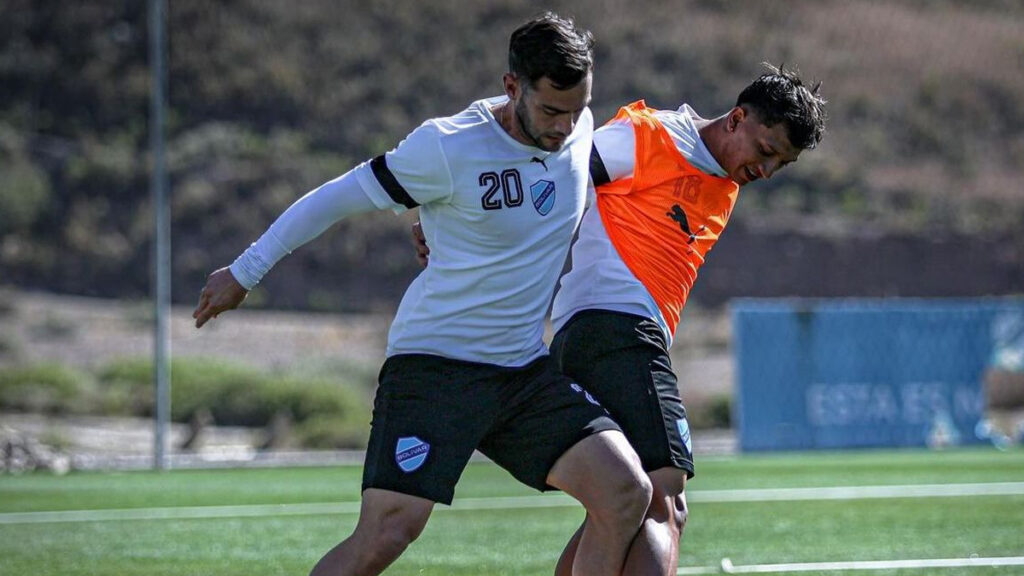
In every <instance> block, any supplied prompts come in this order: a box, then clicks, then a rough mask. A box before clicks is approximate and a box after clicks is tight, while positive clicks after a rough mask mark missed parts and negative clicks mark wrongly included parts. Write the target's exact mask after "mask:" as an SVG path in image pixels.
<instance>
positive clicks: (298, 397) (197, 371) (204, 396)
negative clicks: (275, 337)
mask: <svg viewBox="0 0 1024 576" xmlns="http://www.w3.org/2000/svg"><path fill="white" fill-rule="evenodd" d="M152 373H153V363H152V361H150V360H144V359H129V360H120V361H117V362H114V363H112V364H110V365H108V366H106V367H105V368H104V369H103V370H101V372H100V373H99V376H98V378H99V382H100V390H101V395H102V396H103V397H104V398H105V399H106V402H105V405H106V406H107V407H108V408H109V407H113V408H117V409H120V410H122V411H123V410H124V409H130V410H131V411H132V412H133V413H135V414H138V415H151V414H152V413H153V393H152V381H153V377H152ZM171 381H172V384H171V419H172V420H174V421H176V422H187V421H189V420H190V419H191V418H192V416H193V415H194V414H196V413H197V412H198V411H200V410H203V409H206V410H209V412H210V414H212V415H213V420H214V422H216V423H217V424H219V425H226V426H266V425H268V424H269V423H270V422H271V421H272V420H273V418H274V414H276V413H278V412H279V411H286V412H287V413H289V414H290V415H291V417H292V418H294V420H295V422H296V428H298V429H303V430H305V429H306V428H303V423H304V422H305V421H308V420H313V419H321V418H322V419H323V422H335V423H338V424H333V425H330V426H329V425H327V424H315V425H314V424H310V425H308V426H307V428H308V429H309V430H314V429H315V430H320V432H316V433H313V432H309V431H307V432H303V434H305V435H306V436H308V437H310V438H316V439H317V440H316V441H317V442H320V443H327V442H329V441H328V440H324V438H332V439H334V440H336V441H339V442H344V443H346V445H351V443H352V442H353V441H354V440H352V438H354V436H353V434H351V433H349V432H347V430H349V429H350V428H351V429H359V428H365V424H366V422H368V421H369V406H368V402H367V400H366V398H365V397H364V395H363V393H362V392H361V388H360V387H359V386H358V385H354V384H352V383H348V382H339V381H337V380H334V379H327V378H324V377H315V376H300V375H292V374H276V373H264V372H260V371H258V370H254V369H251V368H246V367H243V366H238V365H235V364H231V363H228V362H223V361H220V360H213V359H192V358H187V359H186V358H176V359H174V360H173V361H172V362H171ZM335 429H337V430H343V431H345V432H338V433H333V432H332V433H328V432H327V431H328V430H335ZM363 434H364V435H365V432H363ZM332 441H333V440H332Z"/></svg>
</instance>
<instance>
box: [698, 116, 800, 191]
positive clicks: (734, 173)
mask: <svg viewBox="0 0 1024 576" xmlns="http://www.w3.org/2000/svg"><path fill="white" fill-rule="evenodd" d="M726 130H727V131H728V137H727V138H726V139H725V144H724V147H723V153H722V154H721V156H722V157H721V158H717V159H718V161H719V163H720V164H721V165H722V168H724V169H725V171H726V172H727V173H728V175H729V178H730V179H731V180H732V181H733V182H735V183H737V184H739V185H740V186H744V185H746V184H749V183H751V182H753V181H755V180H760V179H761V178H771V177H772V175H773V174H775V173H776V172H778V171H779V170H781V169H782V168H783V167H784V166H786V165H787V164H790V163H793V162H796V160H797V158H798V157H799V156H800V152H801V150H800V149H799V148H796V147H794V146H793V145H792V144H791V143H790V142H789V136H787V135H786V127H785V126H784V125H783V124H782V123H781V122H780V123H778V124H776V125H774V126H771V127H768V126H765V125H764V124H763V123H762V122H761V120H760V119H759V118H758V117H757V114H756V113H754V112H749V111H747V110H745V109H743V108H733V109H732V110H731V111H730V112H729V117H728V119H727V125H726Z"/></svg>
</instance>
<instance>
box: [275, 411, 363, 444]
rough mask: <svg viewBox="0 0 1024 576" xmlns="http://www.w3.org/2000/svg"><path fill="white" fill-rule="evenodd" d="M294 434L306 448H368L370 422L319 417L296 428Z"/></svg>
mask: <svg viewBox="0 0 1024 576" xmlns="http://www.w3.org/2000/svg"><path fill="white" fill-rule="evenodd" d="M366 416H369V414H366ZM294 434H295V438H296V440H297V441H298V443H299V444H300V445H301V446H304V447H306V448H319V449H335V450H339V449H341V450H344V449H359V448H366V441H367V439H368V437H369V435H370V420H369V418H368V417H365V418H355V419H354V418H337V417H334V416H329V415H318V416H314V417H312V418H310V419H308V420H306V421H305V422H301V423H299V424H298V425H297V426H295V430H294Z"/></svg>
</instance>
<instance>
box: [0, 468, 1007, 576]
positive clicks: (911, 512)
mask: <svg viewBox="0 0 1024 576" xmlns="http://www.w3.org/2000/svg"><path fill="white" fill-rule="evenodd" d="M697 465H698V470H697V477H696V478H694V479H693V480H692V481H691V484H690V486H689V487H688V490H687V493H688V494H689V498H690V519H689V523H688V525H687V528H686V534H685V537H684V539H683V545H682V550H683V553H682V558H681V561H680V564H681V566H682V567H683V568H684V573H686V572H685V571H686V570H694V569H702V568H703V569H706V570H708V571H709V573H710V572H711V571H715V570H717V569H718V568H717V567H719V566H721V561H722V559H723V558H729V559H730V560H731V562H732V564H733V565H735V566H737V567H738V568H740V567H742V566H744V565H746V566H750V565H764V564H774V563H817V562H849V561H879V560H894V561H895V560H926V559H940V558H969V557H971V556H972V555H973V556H977V557H981V558H988V557H998V558H1008V557H1020V556H1024V450H1022V449H1019V448H1018V449H1016V450H1011V451H1008V452H998V451H995V450H993V449H969V450H968V449H964V450H950V451H942V452H928V451H884V452H881V451H880V452H843V453H807V454H785V455H756V456H751V455H746V456H740V457H735V458H727V459H710V458H708V459H704V460H701V461H699V462H698V464H697ZM359 482H360V469H359V468H357V467H335V468H304V469H249V470H204V471H172V472H166V473H153V472H133V473H76V474H71V475H68V476H64V477H55V476H50V475H45V474H32V475H26V476H0V574H3V575H5V576H6V575H12V576H14V575H23V574H24V575H29V574H31V575H33V576H49V575H53V576H57V575H60V576H77V575H104V576H124V575H134V574H146V575H147V576H154V575H164V574H166V575H174V576H182V575H206V574H211V575H212V574H216V575H239V576H241V575H246V576H249V575H253V574H306V573H307V572H308V571H309V569H310V568H311V567H312V565H313V563H315V562H316V560H317V559H318V558H319V557H320V555H321V554H322V553H323V552H325V551H326V550H327V549H329V548H330V547H331V546H333V545H334V544H335V543H337V542H338V541H339V540H340V539H342V538H344V537H345V536H347V535H348V534H349V533H350V531H351V530H352V528H353V526H354V525H355V521H356V517H357V516H356V513H355V512H356V511H357V510H358V501H359ZM953 484H955V485H959V486H962V489H960V488H958V489H957V490H956V491H954V492H955V493H956V494H958V495H948V494H944V495H938V494H942V493H943V491H944V490H941V489H940V490H938V491H936V488H935V485H944V486H947V487H948V485H953ZM866 486H870V487H881V488H872V489H871V490H869V491H867V492H865V491H864V489H863V488H862V487H866ZM922 486H923V488H924V489H922ZM828 487H843V490H838V491H836V490H833V491H821V490H815V489H816V488H828ZM912 487H913V488H912ZM794 488H797V489H802V490H797V491H791V490H786V489H794ZM940 488H942V487H940ZM992 488H995V490H994V492H995V494H992V493H991V492H993V490H992ZM986 492H988V493H986ZM582 518H583V512H582V510H581V509H580V508H579V507H578V506H577V505H575V504H574V503H572V502H571V500H569V499H567V498H566V497H565V496H564V495H559V494H547V495H543V496H540V495H538V494H537V493H535V492H533V491H532V490H530V489H528V488H524V487H522V486H520V485H519V484H517V483H516V482H515V481H514V480H512V479H511V477H510V476H509V475H508V474H507V473H505V472H504V471H502V470H501V469H499V468H497V467H495V466H493V465H490V464H473V465H470V467H469V468H468V469H467V471H466V474H465V475H464V477H463V479H462V482H461V483H460V484H459V487H458V490H457V493H456V504H455V506H453V507H451V508H449V507H444V506H439V507H437V508H436V509H435V512H434V515H433V517H432V518H431V520H430V523H429V524H428V526H427V529H426V531H425V532H424V534H423V535H422V536H421V538H420V539H419V540H418V541H416V542H415V543H414V544H413V545H412V546H411V547H410V549H409V550H408V551H407V552H406V554H405V555H404V556H403V557H402V558H401V559H399V561H398V562H397V563H396V564H395V565H394V566H392V568H391V569H390V570H389V571H388V572H387V574H396V575H403V574H410V575H413V574H414V575H437V576H447V575H475V576H480V575H506V574H507V575H544V574H551V573H552V569H553V567H554V564H555V561H556V559H557V558H558V555H559V553H560V551H561V547H562V545H563V543H564V541H565V540H566V539H567V538H568V537H569V535H570V534H571V533H572V532H573V530H575V528H576V526H577V525H578V524H579V522H580V521H581V520H582ZM779 573H781V572H779ZM800 573H801V574H856V575H863V574H876V575H877V574H884V575H887V576H892V575H898V576H904V575H906V576H910V575H915V576H925V575H928V576H930V575H932V574H939V575H941V576H957V575H964V576H993V575H1001V576H1004V575H1011V574H1024V566H1004V567H952V568H921V569H917V568H902V569H875V570H857V571H852V572H846V571H838V570H832V571H830V570H808V569H806V568H805V569H804V571H802V572H800Z"/></svg>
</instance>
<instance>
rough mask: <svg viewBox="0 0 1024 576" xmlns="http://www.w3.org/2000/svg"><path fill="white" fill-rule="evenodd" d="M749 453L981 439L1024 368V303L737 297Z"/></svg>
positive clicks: (743, 434) (737, 410)
mask: <svg viewBox="0 0 1024 576" xmlns="http://www.w3.org/2000/svg"><path fill="white" fill-rule="evenodd" d="M732 322H733V346H734V350H735V358H736V368H737V371H736V374H737V382H736V383H737V395H736V402H735V406H734V416H735V419H736V422H737V423H738V427H739V435H740V447H741V449H742V450H744V451H759V450H801V449H815V448H827V449H831V448H848V447H875V446H925V445H955V444H970V443H978V442H982V441H984V439H983V438H979V437H978V435H977V434H976V433H975V428H976V427H977V426H978V423H979V422H980V421H981V420H982V419H983V418H984V412H985V397H984V380H985V375H986V373H987V372H988V371H990V370H993V369H1008V370H1019V369H1022V367H1021V366H1019V364H1022V363H1024V300H1019V299H1011V300H1002V299H1000V300H971V301H967V300H903V299H883V300H832V301H830V300H737V301H734V302H733V304H732Z"/></svg>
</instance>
